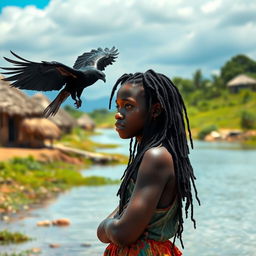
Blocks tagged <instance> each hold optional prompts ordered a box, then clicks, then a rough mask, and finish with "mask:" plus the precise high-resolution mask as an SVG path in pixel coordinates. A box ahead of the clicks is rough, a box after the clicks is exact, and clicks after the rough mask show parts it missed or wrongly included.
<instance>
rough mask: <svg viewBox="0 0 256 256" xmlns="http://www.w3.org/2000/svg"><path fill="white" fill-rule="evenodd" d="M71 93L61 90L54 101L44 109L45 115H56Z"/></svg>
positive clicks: (46, 116)
mask: <svg viewBox="0 0 256 256" xmlns="http://www.w3.org/2000/svg"><path fill="white" fill-rule="evenodd" d="M69 95H70V93H69V92H67V91H61V92H60V93H59V94H58V96H57V97H56V98H55V99H54V100H53V102H52V103H51V104H50V105H49V106H48V107H47V108H46V109H45V110H44V112H43V116H44V117H45V118H48V117H49V116H55V115H56V113H57V112H58V110H59V108H60V105H61V104H62V103H63V102H64V101H65V100H66V99H67V98H68V96H69Z"/></svg>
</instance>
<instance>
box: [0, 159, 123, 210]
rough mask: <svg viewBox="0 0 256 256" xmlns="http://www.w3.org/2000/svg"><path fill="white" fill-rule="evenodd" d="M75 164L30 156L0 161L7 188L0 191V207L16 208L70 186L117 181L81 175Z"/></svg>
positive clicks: (0, 171)
mask: <svg viewBox="0 0 256 256" xmlns="http://www.w3.org/2000/svg"><path fill="white" fill-rule="evenodd" d="M78 168H79V167H78V166H75V165H72V164H67V163H64V162H53V163H43V162H39V161H36V160H35V159H34V158H33V157H28V158H14V159H13V160H11V161H8V162H0V173H1V178H0V181H1V184H6V185H5V186H8V188H9V191H8V192H5V193H1V192H0V197H3V198H4V200H1V201H0V209H3V210H4V211H16V210H20V209H22V207H24V205H29V204H33V203H36V202H40V201H41V200H42V199H45V198H49V197H51V196H53V195H55V194H56V193H59V192H60V191H63V190H65V189H68V188H71V187H73V186H81V185H95V186H98V185H107V184H117V183H119V180H110V179H107V178H104V177H84V176H83V175H82V174H81V173H80V172H79V171H78ZM80 168H81V166H80Z"/></svg>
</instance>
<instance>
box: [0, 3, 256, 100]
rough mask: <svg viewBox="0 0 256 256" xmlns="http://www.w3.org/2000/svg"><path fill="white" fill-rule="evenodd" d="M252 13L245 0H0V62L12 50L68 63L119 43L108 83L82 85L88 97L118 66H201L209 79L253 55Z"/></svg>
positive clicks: (172, 71)
mask: <svg viewBox="0 0 256 256" xmlns="http://www.w3.org/2000/svg"><path fill="white" fill-rule="evenodd" d="M255 13H256V1H248V0H212V1H211V0H210V1H208V0H194V1H185V0H172V1H170V0H123V1H121V0H101V1H95V0H37V1H28V0H27V1H22V0H17V1H14V0H0V66H9V65H8V63H7V62H6V61H4V60H3V58H2V56H6V57H11V53H10V52H9V51H10V50H13V51H14V52H16V53H17V54H18V55H20V56H22V57H24V58H26V59H29V60H32V61H38V62H39V61H43V60H45V61H58V62H61V63H64V64H66V65H69V66H73V63H74V62H75V60H76V58H77V56H78V55H81V54H82V53H83V52H88V51H90V50H91V49H96V48H98V47H102V48H105V47H108V48H111V47H112V46H115V47H117V48H118V50H119V53H120V54H119V56H118V59H117V60H116V62H115V63H114V64H113V65H111V66H108V67H106V69H105V73H106V78H107V83H106V84H104V83H103V81H98V82H97V83H96V84H95V85H93V86H91V87H89V88H87V89H86V90H85V91H84V93H83V98H86V99H98V98H101V97H105V96H109V95H110V92H111V88H112V86H113V84H114V82H115V81H116V80H117V78H118V77H119V76H121V75H122V74H123V73H134V72H144V71H146V70H148V69H154V70H155V71H156V72H159V73H163V74H165V75H167V76H169V77H170V78H172V77H175V76H181V77H184V78H192V76H193V73H194V72H195V71H196V70H197V69H201V71H202V73H203V75H204V76H205V77H208V78H209V77H211V75H212V74H216V73H217V74H218V72H219V70H220V68H221V66H223V64H224V63H225V62H226V61H227V60H229V59H230V58H231V57H233V56H235V55H237V54H246V55H247V56H248V57H250V58H252V59H256V47H255V45H256V15H255ZM54 95H57V93H56V92H54Z"/></svg>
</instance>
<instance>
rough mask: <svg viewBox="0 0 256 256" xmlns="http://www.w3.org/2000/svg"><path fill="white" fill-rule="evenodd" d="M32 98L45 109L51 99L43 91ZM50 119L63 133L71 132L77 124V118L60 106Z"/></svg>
mask: <svg viewBox="0 0 256 256" xmlns="http://www.w3.org/2000/svg"><path fill="white" fill-rule="evenodd" d="M31 98H32V99H33V100H34V101H36V102H37V103H38V104H41V106H42V107H43V108H44V109H45V108H46V107H47V106H48V105H49V104H50V100H49V99H48V98H47V97H46V96H45V95H43V94H41V93H37V94H35V95H34V96H32V97H31ZM48 119H49V120H50V121H52V122H53V123H55V124H56V125H57V126H58V127H59V128H60V129H61V131H62V132H63V133H69V132H70V131H71V130H72V128H73V127H75V126H77V121H76V119H75V118H73V117H72V116H70V114H69V113H67V112H66V111H65V110H64V109H63V108H60V109H59V111H58V112H57V114H56V115H55V116H50V117H48Z"/></svg>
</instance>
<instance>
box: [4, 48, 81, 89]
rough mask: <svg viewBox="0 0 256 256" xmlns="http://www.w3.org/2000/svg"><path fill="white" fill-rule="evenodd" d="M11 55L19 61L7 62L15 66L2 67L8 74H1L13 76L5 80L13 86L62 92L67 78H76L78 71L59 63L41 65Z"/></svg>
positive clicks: (9, 60) (44, 62)
mask: <svg viewBox="0 0 256 256" xmlns="http://www.w3.org/2000/svg"><path fill="white" fill-rule="evenodd" d="M11 53H12V54H13V55H14V56H15V57H16V58H18V59H19V60H18V61H17V60H11V59H9V58H6V57H4V59H5V60H7V61H8V62H10V63H12V64H14V67H8V68H7V67H0V68H1V69H4V70H7V71H8V72H1V73H2V74H4V75H11V76H9V77H6V78H4V79H3V80H4V81H11V82H12V84H11V85H12V86H14V87H17V88H20V89H27V90H36V91H52V90H60V89H61V88H62V86H63V85H64V84H65V83H66V79H67V76H76V73H77V71H75V70H73V69H72V68H70V67H68V66H65V65H63V64H62V63H58V62H46V61H42V62H41V63H37V62H32V61H29V60H26V59H24V58H22V57H20V56H18V55H17V54H15V53H14V52H12V51H11Z"/></svg>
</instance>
